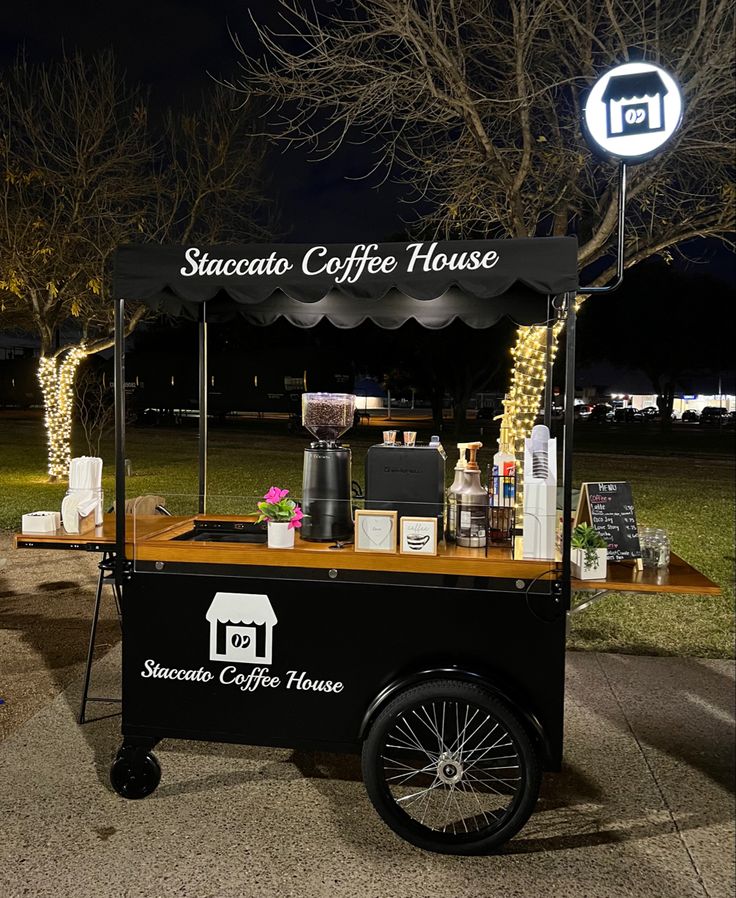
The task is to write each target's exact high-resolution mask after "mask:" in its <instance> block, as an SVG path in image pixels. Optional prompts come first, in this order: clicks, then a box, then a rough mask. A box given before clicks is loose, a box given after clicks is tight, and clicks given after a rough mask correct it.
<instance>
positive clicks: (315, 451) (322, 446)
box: [300, 393, 355, 542]
mask: <svg viewBox="0 0 736 898" xmlns="http://www.w3.org/2000/svg"><path fill="white" fill-rule="evenodd" d="M354 413H355V396H352V395H350V394H349V393H304V394H303V395H302V424H303V425H304V426H305V427H306V428H307V430H308V431H309V432H310V433H311V434H312V436H314V437H316V441H315V442H314V443H312V444H311V445H310V446H309V448H308V449H305V450H304V472H303V480H302V511H303V512H304V519H303V520H302V527H301V531H300V536H301V538H302V539H306V540H308V541H310V542H333V541H337V540H339V541H340V542H348V541H349V540H352V538H353V510H352V503H351V488H352V476H351V456H350V449H349V447H348V446H341V445H340V443H339V442H338V440H339V439H340V437H341V436H342V435H343V434H344V433H345V431H346V430H348V428H350V427H352V425H353V415H354Z"/></svg>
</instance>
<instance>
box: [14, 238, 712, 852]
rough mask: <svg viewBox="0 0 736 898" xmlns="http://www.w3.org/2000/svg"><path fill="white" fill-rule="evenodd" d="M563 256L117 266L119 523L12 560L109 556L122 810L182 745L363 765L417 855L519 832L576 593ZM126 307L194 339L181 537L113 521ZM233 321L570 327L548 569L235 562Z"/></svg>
mask: <svg viewBox="0 0 736 898" xmlns="http://www.w3.org/2000/svg"><path fill="white" fill-rule="evenodd" d="M576 253H577V243H576V241H575V240H574V239H572V238H549V239H529V240H507V241H468V242H463V243H450V242H447V243H444V242H439V243H438V242H432V243H426V244H421V243H415V244H408V245H405V244H382V245H376V244H372V245H368V246H364V245H358V246H348V245H333V246H303V245H285V246H276V245H273V246H270V245H265V246H264V245H257V246H219V247H210V248H207V249H206V250H205V249H203V248H199V247H192V248H185V247H155V246H151V247H149V246H129V247H122V248H121V249H120V250H119V251H118V253H117V257H116V262H115V275H114V300H115V400H116V417H115V433H116V511H115V515H114V517H113V516H108V518H107V519H106V520H105V523H104V524H103V526H102V527H99V528H97V529H96V530H95V531H93V532H90V533H89V534H85V535H82V536H69V535H66V534H63V533H57V534H52V535H49V536H48V537H18V539H17V544H18V546H19V547H22V548H51V547H56V548H67V549H69V548H73V549H85V548H87V549H91V550H93V551H100V552H104V553H105V557H106V561H105V562H104V564H105V566H106V569H107V570H111V571H112V573H113V576H114V579H115V584H116V588H117V593H118V595H119V596H120V599H121V606H122V621H123V676H122V690H123V698H122V737H123V742H122V746H121V748H120V750H119V752H118V754H117V757H116V759H115V761H114V763H113V765H112V769H111V783H112V785H113V788H114V789H115V790H116V791H117V792H118V793H119V794H120V795H121V796H124V797H125V798H131V799H138V798H143V797H145V796H147V795H150V794H151V793H152V792H153V791H154V790H155V789H156V787H157V785H158V783H159V780H160V776H161V770H160V767H159V763H158V761H157V759H156V757H155V755H154V754H153V752H152V750H153V748H154V747H155V746H156V744H157V743H158V742H160V740H162V739H172V738H174V739H195V740H207V741H216V742H230V743H244V744H252V745H268V746H284V747H292V748H297V749H306V750H326V751H335V752H355V753H361V754H362V767H363V774H364V780H365V785H366V788H367V791H368V795H369V797H370V799H371V801H372V803H373V804H374V806H375V808H376V810H377V811H378V813H379V814H380V815H381V817H382V818H383V819H384V820H385V821H386V823H387V824H388V825H389V826H390V827H391V828H392V829H394V830H395V831H396V832H397V833H398V834H399V835H400V836H402V837H403V838H405V839H407V840H408V841H410V842H413V843H414V844H416V845H418V846H420V847H422V848H425V849H429V850H433V851H439V852H446V853H454V854H468V853H475V852H481V851H487V850H490V849H493V848H495V847H498V846H499V845H501V844H503V843H504V842H506V841H507V840H508V839H509V838H511V837H512V836H513V835H514V834H515V833H516V832H517V831H518V830H519V829H520V828H521V827H522V826H523V824H524V823H525V821H526V820H527V819H528V817H529V815H530V814H531V812H532V810H533V808H534V805H535V802H536V800H537V796H538V792H539V786H540V778H541V774H542V771H543V770H552V771H554V770H558V769H559V768H560V764H561V760H562V745H563V706H564V684H565V633H566V619H567V612H568V610H569V608H570V599H571V592H572V590H573V589H574V588H579V587H580V586H581V584H576V583H575V582H574V581H573V580H571V575H570V534H571V517H572V506H571V502H572V495H571V472H572V426H573V399H574V392H573V391H574V365H575V295H576V291H577V289H578V284H577V260H576ZM126 301H128V302H130V301H133V302H137V303H139V302H144V303H146V304H148V305H149V306H150V307H151V308H153V309H155V310H157V311H159V312H164V313H166V314H168V315H180V316H189V317H190V318H196V319H198V321H199V384H200V391H199V396H200V403H199V404H200V409H199V441H198V445H199V490H198V495H197V497H196V508H195V509H193V511H192V513H190V514H174V516H172V517H156V516H147V517H141V516H126V514H125V497H126V470H125V454H126V453H125V425H124V422H125V391H124V384H125V368H124V359H125V355H124V343H125V341H124V328H125V303H126ZM233 314H242V315H244V316H245V317H246V318H247V319H248V320H249V321H252V322H255V323H257V324H260V325H264V326H266V325H268V324H270V323H272V322H273V321H275V320H276V319H278V318H280V317H283V318H285V319H287V320H288V321H290V322H291V323H292V324H294V325H295V326H297V327H310V326H313V325H314V324H316V323H317V322H318V321H320V320H322V319H323V318H326V319H328V320H329V321H331V322H332V323H333V324H335V325H337V326H338V327H352V326H356V325H357V324H359V323H360V322H362V321H365V320H369V319H370V320H372V321H374V322H376V323H377V324H379V325H380V326H382V327H385V328H395V327H398V326H400V325H401V324H403V323H404V322H406V321H408V320H409V319H410V318H414V319H415V320H416V321H417V322H419V323H420V324H423V325H425V326H428V327H433V328H442V327H444V326H446V325H448V324H449V323H450V322H451V321H453V320H454V319H456V318H459V319H460V320H462V321H464V322H465V323H466V324H468V325H470V326H471V327H474V328H486V327H490V326H492V325H493V324H494V323H495V322H496V321H498V320H499V319H500V318H502V317H503V316H508V317H510V318H512V319H513V320H514V321H516V322H517V323H519V324H523V325H539V326H543V327H547V328H548V329H549V330H550V332H551V329H552V328H553V327H554V326H555V324H556V323H558V322H559V321H560V320H561V319H562V320H564V323H565V347H566V362H565V365H566V377H565V382H566V386H565V418H564V445H563V452H562V475H563V478H562V479H563V493H564V501H563V509H562V540H561V546H562V550H561V554H560V557H559V558H558V559H556V560H522V559H520V558H519V557H518V553H516V552H515V551H514V548H513V545H512V546H503V547H492V548H489V549H487V550H479V549H473V548H462V547H461V546H459V545H452V544H446V543H442V544H440V546H439V548H438V551H437V554H435V555H406V554H399V553H386V554H384V553H382V554H371V553H370V552H359V551H356V546H354V545H353V544H351V543H349V542H338V543H328V542H319V543H317V542H308V541H306V540H302V539H297V541H296V544H295V546H294V548H290V549H270V548H267V547H266V546H265V545H263V544H260V543H250V542H243V541H242V540H239V539H232V540H229V539H228V537H227V534H228V533H235V534H237V533H238V532H239V531H240V532H241V533H242V531H243V530H245V529H246V528H247V527H248V525H249V521H250V520H252V517H249V513H250V512H251V511H252V510H253V506H252V504H250V505H249V506H248V507H244V508H243V509H242V513H239V514H234V515H222V514H213V513H212V512H211V510H208V490H207V440H208V433H207V387H208V382H209V376H208V365H207V326H208V322H211V321H213V320H221V319H223V318H224V317H226V316H228V315H233ZM549 343H550V344H551V340H550V341H549ZM549 383H550V380H549V378H548V387H547V390H548V393H549V390H550V389H551V387H550V386H549ZM548 398H549V397H548ZM544 407H545V416H546V418H547V420H548V421H549V414H550V409H551V402H549V401H547V402H545V404H544ZM266 486H267V484H264V488H265V487H266ZM417 511H418V513H421V508H418V509H417ZM204 525H206V526H204ZM208 533H209V534H210V536H208ZM211 534H214V535H211ZM595 588H596V589H597V590H598V591H599V592H600V591H603V590H607V589H616V590H622V589H623V590H631V591H637V590H639V591H645V592H666V591H675V592H692V593H703V592H714V591H715V592H717V587H715V586H714V585H713V584H712V583H710V581H708V580H707V579H706V578H705V577H703V576H702V575H700V574H698V572H697V571H694V570H693V569H692V568H691V567H689V565H687V564H686V563H685V562H683V561H682V560H681V559H678V558H677V557H673V559H672V562H671V565H670V570H669V572H667V573H665V574H662V573H659V574H658V575H654V574H652V573H651V572H647V571H639V570H637V569H636V568H635V567H634V566H632V565H626V564H611V565H610V566H609V574H608V579H607V581H605V582H600V581H599V582H596V584H595ZM98 601H99V593H98Z"/></svg>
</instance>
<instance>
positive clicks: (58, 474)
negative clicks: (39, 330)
mask: <svg viewBox="0 0 736 898" xmlns="http://www.w3.org/2000/svg"><path fill="white" fill-rule="evenodd" d="M86 355H87V351H86V349H85V348H84V346H75V347H74V348H73V349H70V350H69V352H68V353H67V354H66V355H65V356H64V357H63V358H62V359H59V358H58V357H56V356H41V358H40V359H39V361H38V379H39V381H40V384H41V392H42V394H43V408H44V425H45V427H46V439H47V443H48V472H49V478H50V479H51V480H58V479H59V478H62V477H66V476H67V475H68V473H69V463H70V461H71V454H72V450H71V442H72V413H73V410H74V378H75V377H76V374H77V369H78V367H79V364H80V362H81V361H82V360H83V359H84V358H85V357H86Z"/></svg>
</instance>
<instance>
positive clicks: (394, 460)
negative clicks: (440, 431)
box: [365, 442, 445, 534]
mask: <svg viewBox="0 0 736 898" xmlns="http://www.w3.org/2000/svg"><path fill="white" fill-rule="evenodd" d="M365 507H366V508H375V509H380V510H382V511H383V510H386V509H390V510H392V511H397V512H398V517H399V519H401V518H402V517H404V516H410V517H420V518H429V517H433V518H437V533H438V534H442V533H444V508H445V452H444V450H443V449H442V446H441V445H440V444H439V442H437V443H434V444H430V445H429V446H401V445H395V444H379V445H377V446H371V447H370V448H369V449H368V452H367V453H366V457H365Z"/></svg>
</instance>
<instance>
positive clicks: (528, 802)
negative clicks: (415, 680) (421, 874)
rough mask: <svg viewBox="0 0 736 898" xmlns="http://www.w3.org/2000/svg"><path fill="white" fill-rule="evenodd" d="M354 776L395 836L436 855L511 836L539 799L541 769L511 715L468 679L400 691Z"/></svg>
mask: <svg viewBox="0 0 736 898" xmlns="http://www.w3.org/2000/svg"><path fill="white" fill-rule="evenodd" d="M363 779H364V780H365V785H366V789H367V791H368V795H369V797H370V799H371V801H372V802H373V805H374V807H375V808H376V810H377V811H378V813H379V814H380V815H381V817H383V819H384V820H385V821H386V823H387V824H388V825H389V826H390V827H391V829H393V830H394V832H396V833H397V834H398V835H400V836H401V837H402V839H406V840H407V841H408V842H412V843H413V844H414V845H418V846H419V847H420V848H425V849H427V850H428V851H437V852H441V853H443V854H482V853H486V852H489V851H492V850H493V849H495V848H498V847H499V846H500V845H503V844H504V842H507V841H508V840H509V839H510V838H511V837H512V836H514V835H515V834H516V833H517V832H518V831H519V830H520V829H521V827H522V826H523V825H524V824H525V823H526V821H527V820H528V819H529V816H530V814H531V812H532V810H533V809H534V805H535V803H536V801H537V798H538V796H539V785H540V780H541V769H540V764H539V759H538V757H537V753H536V751H535V749H534V746H533V744H532V741H531V739H530V738H529V735H528V734H527V732H526V730H525V729H524V727H523V726H522V725H521V723H519V721H518V719H517V718H516V716H515V715H514V714H513V712H512V711H510V710H509V708H508V707H506V705H505V704H503V703H502V702H500V701H499V700H498V699H497V698H496V697H494V696H493V695H492V694H491V693H490V692H488V691H487V690H485V689H483V688H481V687H479V686H476V685H474V684H472V683H463V682H460V681H454V680H433V681H430V682H427V683H423V684H421V685H419V686H415V687H412V688H410V689H407V690H406V691H405V692H402V693H401V695H399V696H398V697H397V698H395V699H394V700H393V701H391V703H390V704H389V705H387V706H386V708H384V710H383V711H382V712H381V713H380V714H379V716H378V717H377V718H376V720H375V722H374V723H373V725H372V726H371V729H370V731H369V733H368V737H367V739H366V740H365V742H364V744H363Z"/></svg>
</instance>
